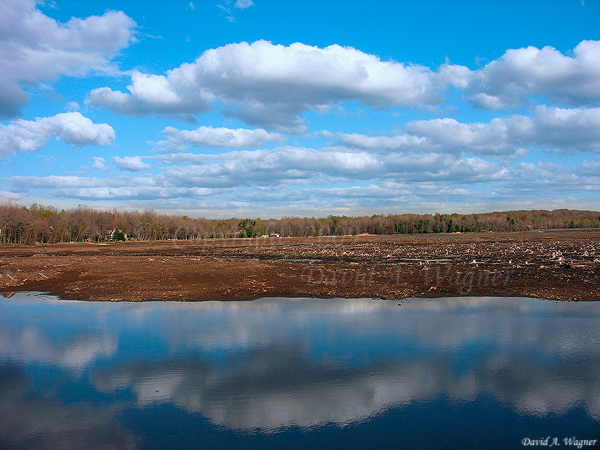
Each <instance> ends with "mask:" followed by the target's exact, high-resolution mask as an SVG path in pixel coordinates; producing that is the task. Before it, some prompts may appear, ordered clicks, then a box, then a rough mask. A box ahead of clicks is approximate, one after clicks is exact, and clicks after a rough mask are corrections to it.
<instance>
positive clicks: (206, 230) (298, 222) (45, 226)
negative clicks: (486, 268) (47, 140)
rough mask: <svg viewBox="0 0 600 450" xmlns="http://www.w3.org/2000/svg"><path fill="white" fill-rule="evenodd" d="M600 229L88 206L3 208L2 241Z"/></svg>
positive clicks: (497, 218) (444, 218)
mask: <svg viewBox="0 0 600 450" xmlns="http://www.w3.org/2000/svg"><path fill="white" fill-rule="evenodd" d="M566 228H600V212H597V211H577V210H567V209H558V210H553V211H545V210H536V211H507V212H492V213H484V214H437V213H436V214H390V215H373V216H361V217H346V216H328V217H324V218H314V217H311V218H308V217H283V218H282V219H268V220H261V219H248V218H246V219H235V218H232V219H222V220H210V219H204V218H196V219H194V218H191V217H187V216H175V215H165V214H157V213H156V212H154V211H144V212H138V211H133V212H128V211H122V212H121V211H117V210H115V209H113V210H106V211H99V210H95V209H92V208H88V207H85V206H79V207H77V208H74V209H69V210H58V209H57V208H54V207H52V206H42V205H39V204H36V203H34V204H33V205H31V206H30V207H29V208H27V207H24V206H21V205H16V204H13V203H5V204H0V243H2V244H35V243H44V244H45V243H57V242H102V241H111V240H113V241H115V240H138V241H152V240H166V239H211V238H256V237H259V236H263V235H279V236H281V237H287V236H294V237H302V236H306V237H308V236H340V235H359V234H363V233H368V234H418V233H456V232H461V233H467V232H481V231H528V230H547V229H566Z"/></svg>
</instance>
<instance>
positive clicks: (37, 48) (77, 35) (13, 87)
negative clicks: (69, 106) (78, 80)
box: [0, 0, 136, 117]
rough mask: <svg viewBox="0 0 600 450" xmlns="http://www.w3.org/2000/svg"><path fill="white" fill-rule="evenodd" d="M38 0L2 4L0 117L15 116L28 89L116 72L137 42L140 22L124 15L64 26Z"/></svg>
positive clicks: (112, 13)
mask: <svg viewBox="0 0 600 450" xmlns="http://www.w3.org/2000/svg"><path fill="white" fill-rule="evenodd" d="M36 3H37V2H36V1H34V0H3V1H2V2H0V30H1V31H0V116H2V117H14V116H16V115H18V114H19V112H20V109H21V108H22V107H24V106H25V105H26V104H27V95H26V94H25V92H24V91H23V87H30V86H32V85H36V84H38V83H40V82H44V81H47V80H52V79H54V78H56V77H58V76H59V75H81V74H83V73H85V72H87V71H88V70H91V69H94V70H114V69H113V68H111V67H110V58H111V57H112V56H113V55H114V54H115V53H116V52H118V51H119V50H120V49H122V48H125V47H127V46H128V45H129V43H130V42H132V41H133V40H134V39H135V38H134V32H133V30H134V28H135V27H136V23H135V22H134V21H133V20H132V19H131V18H129V17H128V16H127V15H125V14H124V13H123V12H115V11H107V12H106V13H104V14H103V15H102V16H91V17H87V18H85V19H79V18H75V17H74V18H72V19H70V20H69V21H68V22H67V23H59V22H57V21H56V20H54V19H52V18H50V17H48V16H46V15H44V14H43V13H42V12H41V11H39V10H38V9H36Z"/></svg>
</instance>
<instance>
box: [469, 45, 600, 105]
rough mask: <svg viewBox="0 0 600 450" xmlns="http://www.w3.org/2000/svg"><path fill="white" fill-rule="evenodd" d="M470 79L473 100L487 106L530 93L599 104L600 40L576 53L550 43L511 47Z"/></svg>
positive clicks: (516, 100)
mask: <svg viewBox="0 0 600 450" xmlns="http://www.w3.org/2000/svg"><path fill="white" fill-rule="evenodd" d="M469 78H470V82H471V84H470V86H468V87H466V90H467V92H469V91H470V92H472V93H473V96H472V98H471V101H472V102H473V103H476V104H478V105H480V106H482V107H483V108H485V109H491V110H494V109H499V108H501V107H505V106H509V107H510V106H514V105H515V104H519V103H520V102H521V101H522V98H523V96H525V95H529V94H534V95H542V96H545V97H547V98H549V99H551V100H552V101H554V102H560V103H564V104H567V105H597V104H598V102H599V101H600V41H582V42H581V43H579V45H577V46H576V47H575V48H574V49H573V55H572V56H570V55H569V56H566V55H563V54H562V53H561V52H560V51H558V50H556V49H555V48H553V47H549V46H548V47H544V48H542V49H538V48H536V47H527V48H519V49H512V50H508V51H507V52H506V53H504V55H503V56H502V57H500V58H499V59H497V60H495V61H492V62H491V63H489V64H488V65H486V66H485V67H484V68H483V69H481V70H479V71H477V72H474V73H473V74H470V75H469Z"/></svg>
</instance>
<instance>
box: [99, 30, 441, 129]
mask: <svg viewBox="0 0 600 450" xmlns="http://www.w3.org/2000/svg"><path fill="white" fill-rule="evenodd" d="M438 84H439V83H438V81H437V79H436V78H435V77H434V74H433V72H432V71H431V69H429V68H427V67H424V66H420V65H405V64H402V63H398V62H394V61H382V60H381V59H379V58H378V57H377V56H375V55H370V54H367V53H363V52H361V51H359V50H356V49H354V48H351V47H342V46H339V45H331V46H329V47H325V48H319V47H313V46H309V45H305V44H302V43H295V44H292V45H290V46H283V45H273V44H271V43H270V42H266V41H257V42H254V43H252V44H248V43H246V42H242V43H237V44H229V45H226V46H223V47H219V48H216V49H211V50H207V51H205V52H204V53H203V54H202V55H201V56H200V57H198V59H196V61H195V62H194V63H191V64H183V65H181V66H180V67H178V68H176V69H173V70H171V71H169V72H167V75H166V76H164V75H146V74H141V73H138V72H135V73H134V74H133V76H132V84H131V85H130V86H129V87H128V90H129V93H123V92H120V91H113V90H112V89H110V88H108V87H103V88H98V89H95V90H93V91H92V92H91V93H90V98H89V103H90V104H91V105H92V106H94V107H105V108H107V109H109V110H111V111H113V112H115V113H120V114H130V115H149V114H155V115H168V116H176V117H180V118H181V117H182V116H184V117H187V118H188V119H190V117H189V115H190V114H198V113H202V112H205V111H206V110H207V109H208V108H209V107H210V105H211V104H212V103H214V102H215V100H219V101H220V102H221V104H222V105H223V107H224V114H226V115H229V116H235V117H238V118H239V119H241V120H243V121H244V122H245V123H248V124H251V125H258V126H262V127H265V128H280V129H285V130H288V131H289V130H296V131H302V130H304V122H303V120H302V119H301V117H300V114H301V113H303V112H306V111H310V110H318V109H320V108H323V107H327V106H328V105H331V104H336V103H339V102H342V101H360V102H362V103H364V104H365V105H367V106H371V107H375V108H384V107H393V106H407V107H424V106H433V105H437V104H439V103H440V101H441V98H440V89H439V86H438ZM186 115H187V116H186Z"/></svg>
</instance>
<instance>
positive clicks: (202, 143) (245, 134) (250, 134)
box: [156, 127, 283, 151]
mask: <svg viewBox="0 0 600 450" xmlns="http://www.w3.org/2000/svg"><path fill="white" fill-rule="evenodd" d="M162 133H163V134H164V135H165V136H166V137H167V139H166V140H163V141H159V142H158V143H157V146H156V148H157V149H158V150H161V151H179V150H184V149H186V148H187V147H188V146H190V145H191V146H193V147H213V148H242V147H255V146H257V145H261V144H263V143H264V142H266V141H275V142H279V141H281V140H282V139H283V138H282V136H281V135H280V134H278V133H269V132H268V131H265V130H263V129H255V130H247V129H243V128H237V129H231V128H213V127H200V128H197V129H195V130H178V129H176V128H173V127H167V128H165V129H164V130H163V132H162Z"/></svg>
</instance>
